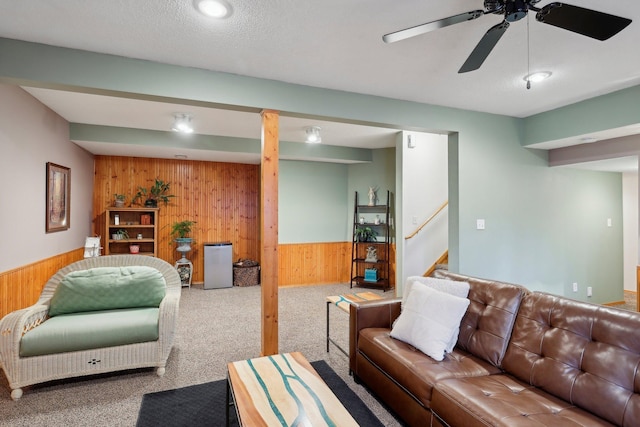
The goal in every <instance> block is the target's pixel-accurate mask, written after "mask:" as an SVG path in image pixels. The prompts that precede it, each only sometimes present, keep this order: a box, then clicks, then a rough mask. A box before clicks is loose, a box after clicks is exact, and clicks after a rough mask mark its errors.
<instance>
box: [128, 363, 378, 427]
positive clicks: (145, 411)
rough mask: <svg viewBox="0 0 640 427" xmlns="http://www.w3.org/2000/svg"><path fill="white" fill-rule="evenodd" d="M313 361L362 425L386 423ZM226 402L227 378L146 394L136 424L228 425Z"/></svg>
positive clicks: (234, 420)
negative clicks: (381, 421)
mask: <svg viewBox="0 0 640 427" xmlns="http://www.w3.org/2000/svg"><path fill="white" fill-rule="evenodd" d="M311 365H312V366H313V368H314V369H315V370H316V372H317V373H318V374H319V375H320V377H322V379H323V380H324V382H325V383H326V384H327V385H328V386H329V388H330V389H331V390H332V391H333V393H334V394H335V395H336V396H337V397H338V399H339V400H340V402H342V404H343V405H344V406H345V408H347V409H348V410H349V413H350V414H351V416H352V417H353V418H354V419H355V420H356V422H357V423H358V424H359V425H361V426H366V427H383V424H381V423H380V421H379V420H378V419H377V418H376V416H375V415H374V414H373V412H371V410H370V409H369V408H368V407H367V406H366V405H365V404H364V403H363V402H362V401H361V400H360V398H359V397H358V395H357V394H355V393H354V392H353V391H352V390H351V389H350V388H349V386H347V384H346V383H345V382H344V381H343V380H342V378H340V376H338V374H336V373H335V372H334V371H333V370H332V369H331V367H330V366H329V365H327V363H326V362H325V361H323V360H318V361H316V362H311ZM226 404H227V381H226V380H218V381H213V382H208V383H204V384H198V385H193V386H189V387H183V388H179V389H176V390H167V391H160V392H157V393H150V394H145V395H144V396H143V398H142V406H141V407H140V415H139V416H138V422H137V424H136V427H161V426H171V427H178V426H184V427H211V426H225V425H226V411H225V407H226ZM229 426H230V427H237V426H238V421H237V418H236V415H235V411H234V409H233V408H230V410H229Z"/></svg>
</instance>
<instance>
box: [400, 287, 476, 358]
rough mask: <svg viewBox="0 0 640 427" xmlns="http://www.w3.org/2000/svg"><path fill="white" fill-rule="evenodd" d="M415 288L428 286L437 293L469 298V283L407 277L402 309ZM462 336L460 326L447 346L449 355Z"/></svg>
mask: <svg viewBox="0 0 640 427" xmlns="http://www.w3.org/2000/svg"><path fill="white" fill-rule="evenodd" d="M414 286H428V287H430V288H431V289H435V290H436V291H440V292H446V293H448V294H450V295H455V296H457V297H460V298H466V297H468V296H469V282H461V281H458V280H447V279H436V278H434V277H423V276H410V277H407V282H406V283H405V285H404V289H403V297H402V306H401V307H402V309H404V305H405V304H406V300H407V295H409V292H411V289H413V287H414ZM459 334H460V326H458V327H457V328H456V330H455V332H454V334H453V336H452V337H451V341H450V342H449V344H448V345H447V350H446V351H447V353H451V352H452V351H453V348H454V347H455V346H456V343H457V342H458V335H459Z"/></svg>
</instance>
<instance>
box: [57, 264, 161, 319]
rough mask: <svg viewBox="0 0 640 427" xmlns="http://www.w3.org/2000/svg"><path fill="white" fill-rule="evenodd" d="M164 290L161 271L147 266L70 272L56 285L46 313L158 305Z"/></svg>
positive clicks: (100, 268) (97, 268) (58, 313)
mask: <svg viewBox="0 0 640 427" xmlns="http://www.w3.org/2000/svg"><path fill="white" fill-rule="evenodd" d="M165 293H166V282H165V280H164V277H163V276H162V273H160V272H159V271H158V270H156V269H155V268H152V267H147V266H127V267H96V268H90V269H88V270H79V271H73V272H71V273H69V274H67V275H66V276H65V277H64V278H63V279H62V280H61V281H60V283H59V284H58V287H57V288H56V291H55V293H54V294H53V297H52V298H51V303H50V307H49V316H51V317H53V316H58V315H60V314H69V313H78V312H85V311H99V310H114V309H118V308H134V307H159V306H160V302H161V301H162V299H163V298H164V295H165Z"/></svg>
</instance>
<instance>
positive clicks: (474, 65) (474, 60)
mask: <svg viewBox="0 0 640 427" xmlns="http://www.w3.org/2000/svg"><path fill="white" fill-rule="evenodd" d="M507 28H509V23H508V22H507V21H502V22H501V23H499V24H498V25H494V26H493V27H491V28H490V29H489V31H487V32H486V33H485V35H484V36H482V39H480V41H479V42H478V44H477V45H476V47H475V49H473V52H471V55H469V57H468V58H467V60H466V61H465V62H464V64H462V67H461V68H460V70H458V73H467V72H469V71H473V70H477V69H478V68H480V66H481V65H482V63H483V62H484V60H485V59H487V56H489V54H490V53H491V51H492V50H493V48H494V47H495V46H496V44H498V41H499V40H500V37H502V35H503V34H504V32H505V31H507Z"/></svg>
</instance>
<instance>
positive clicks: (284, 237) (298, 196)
mask: <svg viewBox="0 0 640 427" xmlns="http://www.w3.org/2000/svg"><path fill="white" fill-rule="evenodd" d="M279 173H280V177H279V180H278V241H279V242H280V243H308V242H342V241H344V240H345V236H346V234H347V225H348V223H347V222H346V221H345V220H344V216H345V212H346V211H347V175H348V174H347V165H342V164H335V163H320V162H301V161H289V160H281V161H280V163H279Z"/></svg>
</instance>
